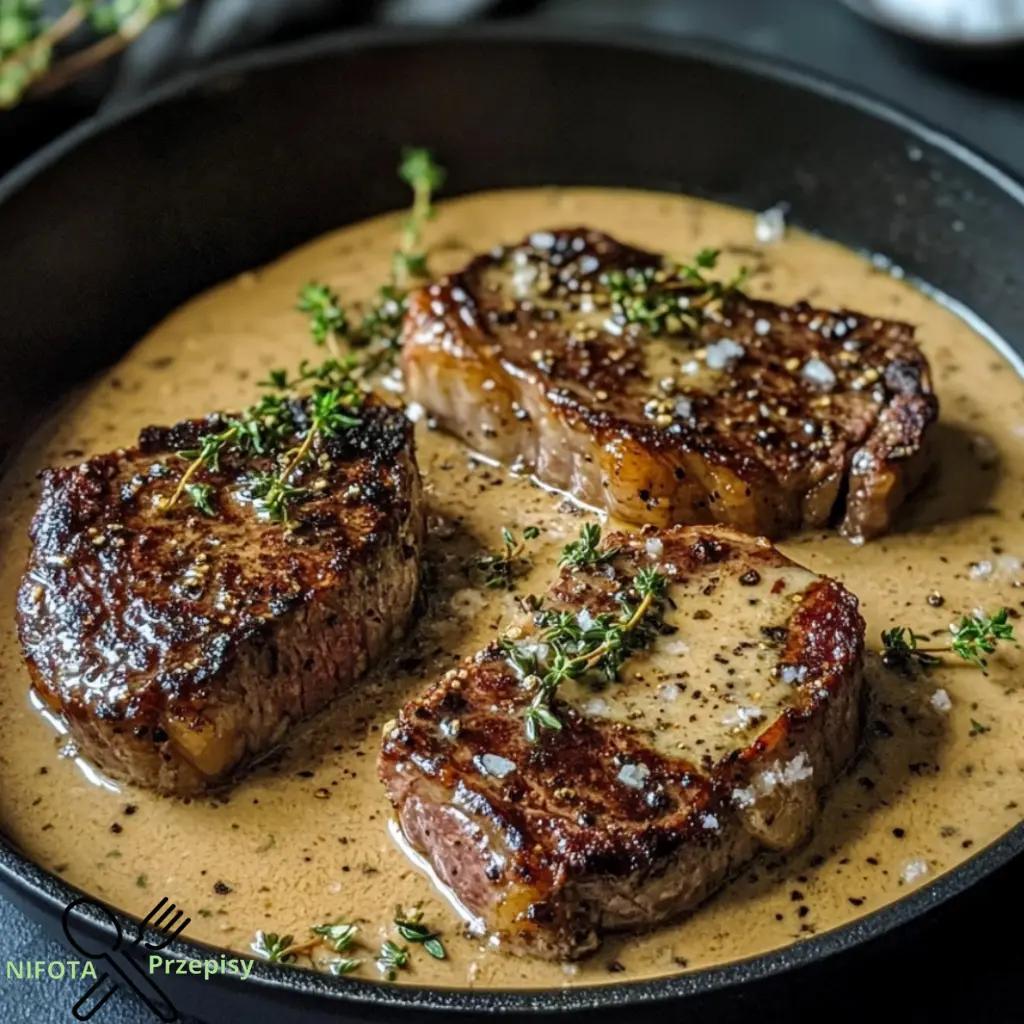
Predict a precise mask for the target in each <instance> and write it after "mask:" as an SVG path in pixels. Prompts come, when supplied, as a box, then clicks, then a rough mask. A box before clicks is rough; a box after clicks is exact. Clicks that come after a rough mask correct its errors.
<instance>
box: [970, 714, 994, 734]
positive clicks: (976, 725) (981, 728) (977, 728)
mask: <svg viewBox="0 0 1024 1024" xmlns="http://www.w3.org/2000/svg"><path fill="white" fill-rule="evenodd" d="M990 728H991V726H988V725H983V724H982V723H981V722H979V721H978V720H977V719H976V718H972V719H971V731H970V732H969V733H968V734H967V735H968V736H984V735H985V733H987V732H988V731H989V729H990Z"/></svg>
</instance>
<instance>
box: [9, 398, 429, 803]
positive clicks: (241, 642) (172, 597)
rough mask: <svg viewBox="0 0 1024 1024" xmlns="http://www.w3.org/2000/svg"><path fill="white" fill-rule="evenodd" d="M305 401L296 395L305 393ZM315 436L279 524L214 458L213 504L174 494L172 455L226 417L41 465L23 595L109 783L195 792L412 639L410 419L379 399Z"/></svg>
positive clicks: (59, 690)
mask: <svg viewBox="0 0 1024 1024" xmlns="http://www.w3.org/2000/svg"><path fill="white" fill-rule="evenodd" d="M299 408H300V410H301V409H302V408H303V407H302V406H300V407H299ZM358 415H359V418H360V421H361V423H360V425H359V426H357V427H353V428H350V429H348V430H346V431H344V432H343V433H342V434H341V435H340V436H338V437H329V438H324V437H323V436H319V437H318V439H317V440H316V441H314V455H315V456H316V463H315V465H311V468H310V469H308V470H306V471H305V472H304V473H302V474H301V475H300V474H296V476H295V477H294V478H293V481H292V482H293V483H295V484H301V485H302V486H305V487H308V488H310V489H311V497H310V498H309V499H308V500H304V501H301V502H299V503H296V504H295V505H294V506H293V507H292V508H291V509H290V522H289V524H288V525H287V526H285V525H282V524H281V523H275V522H269V521H266V520H265V519H262V518H260V516H259V515H258V514H257V512H256V510H255V508H254V507H253V505H252V502H251V501H250V500H248V499H247V498H246V496H245V486H244V485H245V479H246V476H247V474H249V473H251V472H253V471H255V470H260V469H262V470H264V471H266V470H269V469H270V468H271V467H272V465H273V464H272V463H271V462H270V460H269V459H268V458H262V459H249V460H247V461H246V462H244V463H241V462H240V461H239V456H237V455H231V454H226V455H222V457H221V463H220V472H218V473H213V472H209V471H206V470H204V471H202V472H200V474H199V475H198V476H197V477H196V479H198V480H201V481H203V482H206V483H209V484H211V485H212V486H213V488H214V492H213V502H214V504H215V506H216V509H217V515H216V516H215V517H209V516H205V515H202V514H201V513H200V512H199V511H198V510H197V509H195V508H193V507H191V505H190V503H189V502H188V500H187V499H186V500H183V501H181V502H179V503H178V504H176V505H175V507H174V508H173V509H171V510H170V511H167V512H165V511H163V510H161V508H160V506H159V501H160V499H161V498H166V497H167V496H168V495H170V494H171V493H172V492H173V490H174V488H175V486H176V484H177V481H178V479H179V477H180V475H181V473H182V472H183V469H184V467H185V465H186V463H185V462H184V461H182V460H180V459H175V458H169V457H168V456H169V455H170V454H171V453H172V452H176V451H180V450H182V449H188V448H193V447H195V445H196V441H197V438H198V437H199V436H200V435H202V434H205V433H208V432H212V431H217V430H220V429H223V422H222V421H221V420H220V419H219V418H218V417H216V416H214V417H210V418H209V419H206V420H190V421H186V422H184V423H180V424H178V425H177V426H174V427H170V428H163V427H150V428H147V429H146V430H145V431H143V433H142V435H141V438H140V441H139V445H138V447H135V448H129V449H127V450H118V451H114V452H109V453H107V454H104V455H97V456H95V457H93V458H90V459H88V460H87V461H86V462H83V463H82V464H81V465H78V466H74V467H69V468H65V469H54V470H48V471H46V472H45V473H44V474H43V494H42V499H41V502H40V506H39V509H38V511H37V513H36V516H35V519H34V521H33V523H32V528H31V534H32V539H33V541H34V548H33V550H32V553H31V556H30V560H29V566H28V570H27V572H26V574H25V577H24V580H23V582H22V585H21V589H20V592H19V595H18V623H19V629H20V635H21V642H22V646H23V649H24V652H25V657H26V659H27V661H28V666H29V670H30V672H31V675H32V679H33V681H34V683H35V686H36V687H37V689H38V690H39V692H40V693H41V694H42V695H43V697H44V698H45V699H46V701H47V703H48V704H50V705H51V706H52V707H53V708H55V709H58V710H60V711H61V712H63V714H64V716H65V717H66V719H67V723H68V725H69V728H70V731H71V734H72V736H73V738H74V740H75V742H76V744H77V746H78V748H79V749H80V751H81V753H82V754H84V755H85V756H86V757H88V758H89V759H91V760H92V761H93V762H95V763H96V764H97V765H98V766H99V767H100V768H101V769H102V770H103V771H104V772H106V773H107V774H109V775H110V776H112V777H114V778H116V779H122V780H126V781H128V782H132V783H135V784H137V785H140V786H148V787H152V788H154V789H157V790H160V791H161V792H164V793H175V794H179V795H186V794H190V793H195V792H199V791H201V790H203V789H205V788H207V787H209V786H211V785H213V784H216V783H220V782H223V781H225V780H226V779H228V778H229V777H230V776H231V775H232V774H233V773H235V772H236V771H237V770H238V769H239V768H241V767H242V766H244V765H246V764H247V763H248V762H250V761H251V760H252V759H253V758H255V757H257V756H258V755H260V754H262V753H264V752H266V751H267V750H269V749H270V748H272V747H273V746H275V745H276V744H277V743H279V742H280V741H281V739H282V738H283V737H284V736H285V734H286V733H287V732H288V729H289V728H290V727H291V726H292V725H294V724H295V723H296V722H298V721H300V720H301V719H304V718H306V717H307V716H309V715H312V714H313V713H315V712H316V711H318V710H320V709H321V708H322V707H324V705H326V704H327V703H328V702H329V701H330V700H332V699H333V698H335V697H336V696H338V694H340V693H342V692H343V691H344V690H345V688H346V687H348V686H349V685H350V684H351V683H352V682H353V681H354V680H355V679H357V678H358V677H359V676H360V675H362V673H363V672H364V671H365V670H366V669H367V667H368V666H369V665H371V664H372V663H373V662H374V661H375V660H376V659H377V658H379V657H380V656H381V654H382V653H384V652H385V651H387V649H388V647H389V645H390V644H392V643H393V642H394V640H395V639H396V638H397V637H398V636H399V635H401V633H402V631H403V629H404V626H405V624H406V622H407V620H408V618H409V615H410V612H411V610H412V608H413V605H414V602H415V599H416V594H417V591H418V586H419V577H420V553H421V546H422V540H423V531H424V523H423V510H422V506H421V495H420V480H419V474H418V471H417V468H416V461H415V453H414V448H413V438H412V428H411V426H410V424H409V423H408V421H407V420H406V418H405V416H404V415H403V413H402V412H401V411H400V410H395V409H392V408H389V407H387V406H384V405H381V404H379V403H375V402H374V401H372V400H370V401H368V402H367V403H366V404H364V406H363V407H362V409H360V410H359V413H358Z"/></svg>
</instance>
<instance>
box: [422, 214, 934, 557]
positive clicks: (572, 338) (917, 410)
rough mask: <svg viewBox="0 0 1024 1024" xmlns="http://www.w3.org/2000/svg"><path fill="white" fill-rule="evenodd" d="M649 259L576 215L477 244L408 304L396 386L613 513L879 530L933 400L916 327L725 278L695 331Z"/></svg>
mask: <svg viewBox="0 0 1024 1024" xmlns="http://www.w3.org/2000/svg"><path fill="white" fill-rule="evenodd" d="M664 268H665V265H664V264H663V261H662V258H661V257H660V256H658V255H656V254H653V253H649V252H644V251H641V250H639V249H634V248H631V247H629V246H626V245H622V244H620V243H619V242H617V241H615V240H614V239H613V238H610V237H608V236H607V235H604V234H601V233H599V232H596V231H588V230H585V229H583V228H579V229H576V230H564V231H558V232H537V233H535V234H533V235H531V236H530V237H529V238H527V239H526V240H525V241H524V242H522V243H521V244H519V245H517V246H514V247H510V248H501V249H498V250H495V251H493V252H491V253H488V254H486V255H482V256H479V257H477V258H476V259H474V260H473V261H472V262H471V263H470V264H469V265H468V266H467V267H466V268H465V269H464V270H463V271H462V272H460V273H457V274H454V275H452V276H451V277H448V278H445V279H443V280H441V281H439V282H438V283H436V284H432V285H430V286H429V287H426V288H424V289H422V290H421V291H419V292H417V293H415V294H414V295H413V296H412V297H411V298H410V303H409V305H410V312H409V315H408V316H407V318H406V324H405V336H404V355H403V368H404V372H405V379H406V385H407V392H408V397H409V398H410V399H412V400H414V401H416V402H418V403H419V404H421V405H422V406H424V407H425V408H426V409H427V411H428V412H429V413H430V414H431V415H432V416H433V417H434V418H435V419H436V420H437V421H438V422H439V424H440V425H441V426H442V427H443V428H445V429H446V430H449V431H451V432H452V433H454V434H456V435H457V436H458V437H460V438H462V439H463V440H464V441H465V442H466V443H467V444H469V445H471V446H472V447H473V448H474V449H476V450H478V451H480V452H481V453H482V454H484V455H487V456H490V457H492V458H495V459H498V460H499V461H502V462H505V463H508V464H511V465H513V466H515V467H517V468H520V469H524V470H527V471H531V472H534V473H536V475H537V477H538V478H539V479H540V480H541V481H543V482H545V483H548V484H551V485H553V486H554V487H557V488H561V489H562V490H565V491H568V492H570V493H572V494H573V495H575V496H577V497H578V498H580V499H581V500H582V501H584V502H587V503H589V504H591V505H593V506H596V507H599V508H607V509H608V510H609V511H611V512H614V513H615V515H617V516H619V517H620V518H622V519H625V520H626V521H627V522H633V523H651V524H654V525H657V526H668V525H671V524H673V523H723V524H726V525H729V526H733V527H736V528H737V529H741V530H744V531H746V532H748V533H757V534H765V535H767V536H771V537H778V536H781V535H783V534H785V533H787V532H789V531H792V530H795V529H798V528H800V527H823V526H826V525H828V524H829V523H831V522H839V523H840V524H841V528H842V530H843V532H844V533H846V534H848V535H849V536H851V537H853V538H867V537H871V536H875V535H877V534H880V533H883V532H884V531H885V530H886V529H887V528H888V527H889V524H890V521H891V519H892V515H893V512H894V511H895V509H896V507H897V506H898V505H899V504H900V502H901V501H902V500H903V498H904V496H905V495H906V493H907V492H908V491H909V490H910V489H911V488H912V487H913V486H914V485H915V483H916V482H917V480H918V478H919V476H920V474H921V471H922V469H923V467H924V456H923V454H922V449H923V447H924V441H925V435H926V433H927V431H928V428H929V427H930V426H931V424H932V423H933V422H934V421H935V419H936V416H937V413H938V405H937V401H936V399H935V396H934V395H933V394H932V389H931V378H930V371H929V367H928V363H927V362H926V360H925V358H924V356H923V355H922V354H921V351H920V349H919V348H918V347H917V345H916V344H915V342H914V329H913V328H912V327H911V326H909V325H907V324H902V323H896V322H893V321H887V320H879V319H875V318H872V317H871V316H865V315H862V314H859V313H850V312H847V311H840V312H827V311H824V310H817V309H812V308H811V307H810V306H808V305H805V304H800V305H796V306H792V307H787V306H780V305H776V304H775V303H772V302H764V301H757V300H753V299H749V298H747V297H746V296H745V295H743V294H742V293H741V292H739V291H733V292H731V293H729V294H728V295H727V296H726V297H725V298H724V300H723V301H721V302H715V303H709V304H706V305H704V306H703V314H704V315H703V316H702V317H701V318H700V319H701V321H702V322H700V323H699V324H698V325H697V327H696V335H695V336H693V337H690V336H689V335H688V333H687V331H686V324H687V322H688V321H687V317H686V315H685V310H684V315H683V316H682V317H680V316H679V315H677V314H678V313H679V306H678V305H677V303H678V302H679V300H680V299H682V300H683V304H684V306H685V303H686V302H687V301H689V298H690V297H691V296H692V297H693V299H694V301H695V304H696V302H697V301H700V300H699V295H700V289H699V288H696V287H689V286H688V285H687V283H686V278H683V279H681V280H680V279H679V278H675V279H674V284H673V282H671V281H670V282H669V285H666V278H665V275H666V271H665V269H664ZM616 278H617V281H616ZM613 282H615V287H617V288H618V294H617V295H615V294H614V293H613V290H612V284H613ZM673 287H674V290H673ZM694 308H695V306H694ZM652 332H655V333H657V334H658V335H659V338H658V339H657V340H655V339H654V338H653V336H652Z"/></svg>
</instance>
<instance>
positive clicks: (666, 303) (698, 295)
mask: <svg viewBox="0 0 1024 1024" xmlns="http://www.w3.org/2000/svg"><path fill="white" fill-rule="evenodd" d="M718 256H719V250H717V249H701V250H700V251H699V252H698V253H697V254H696V256H695V257H694V258H693V261H692V262H691V263H686V264H682V265H679V266H677V265H674V264H671V263H665V264H664V265H662V266H646V267H626V268H624V269H621V270H609V271H607V272H606V273H604V274H602V275H601V279H600V282H601V284H602V285H604V287H605V288H606V289H607V290H608V298H609V301H610V303H611V310H612V318H613V319H614V320H616V321H618V322H619V323H620V324H623V325H626V324H638V325H640V326H642V327H643V328H644V329H645V330H646V331H647V332H648V333H649V334H651V335H652V336H654V337H658V336H659V335H663V334H665V335H693V334H696V333H697V332H698V331H699V330H700V328H701V327H702V326H703V324H704V322H705V321H706V320H707V319H708V317H709V315H710V314H711V312H712V311H714V310H717V309H719V308H720V307H721V305H722V303H723V302H724V301H725V300H726V299H727V298H729V297H730V296H731V295H733V294H735V293H736V292H737V291H738V290H739V288H740V287H741V286H742V284H743V282H744V281H745V280H746V277H747V272H746V269H741V270H740V271H739V273H737V274H736V275H734V276H733V277H732V278H730V279H729V280H727V281H719V280H715V279H713V278H711V277H709V276H708V275H707V274H706V273H705V271H707V270H714V269H715V267H716V266H717V265H718Z"/></svg>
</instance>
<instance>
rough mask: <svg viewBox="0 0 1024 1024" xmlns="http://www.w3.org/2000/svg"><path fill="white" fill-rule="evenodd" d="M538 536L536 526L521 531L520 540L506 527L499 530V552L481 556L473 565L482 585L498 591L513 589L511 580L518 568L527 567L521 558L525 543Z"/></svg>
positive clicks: (525, 561) (538, 532)
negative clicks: (501, 588)
mask: <svg viewBox="0 0 1024 1024" xmlns="http://www.w3.org/2000/svg"><path fill="white" fill-rule="evenodd" d="M539 536H540V530H538V529H537V527H536V526H528V527H527V528H526V529H525V530H523V535H522V538H520V539H517V538H516V535H515V534H514V533H513V532H512V531H511V530H510V529H509V528H508V527H506V526H503V527H502V528H501V540H502V549H501V551H498V552H494V553H492V554H489V555H481V556H480V557H479V558H478V559H477V560H476V563H475V568H476V570H477V572H479V573H480V574H481V576H482V578H483V585H484V586H485V587H491V588H494V589H498V588H499V587H503V588H506V589H508V590H512V589H513V586H514V584H513V582H512V581H513V578H514V577H515V575H516V573H517V571H518V570H519V569H520V567H525V566H526V565H529V562H528V560H526V559H524V558H523V557H522V554H523V550H524V548H525V547H526V542H527V541H530V540H536V539H537V537H539Z"/></svg>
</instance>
